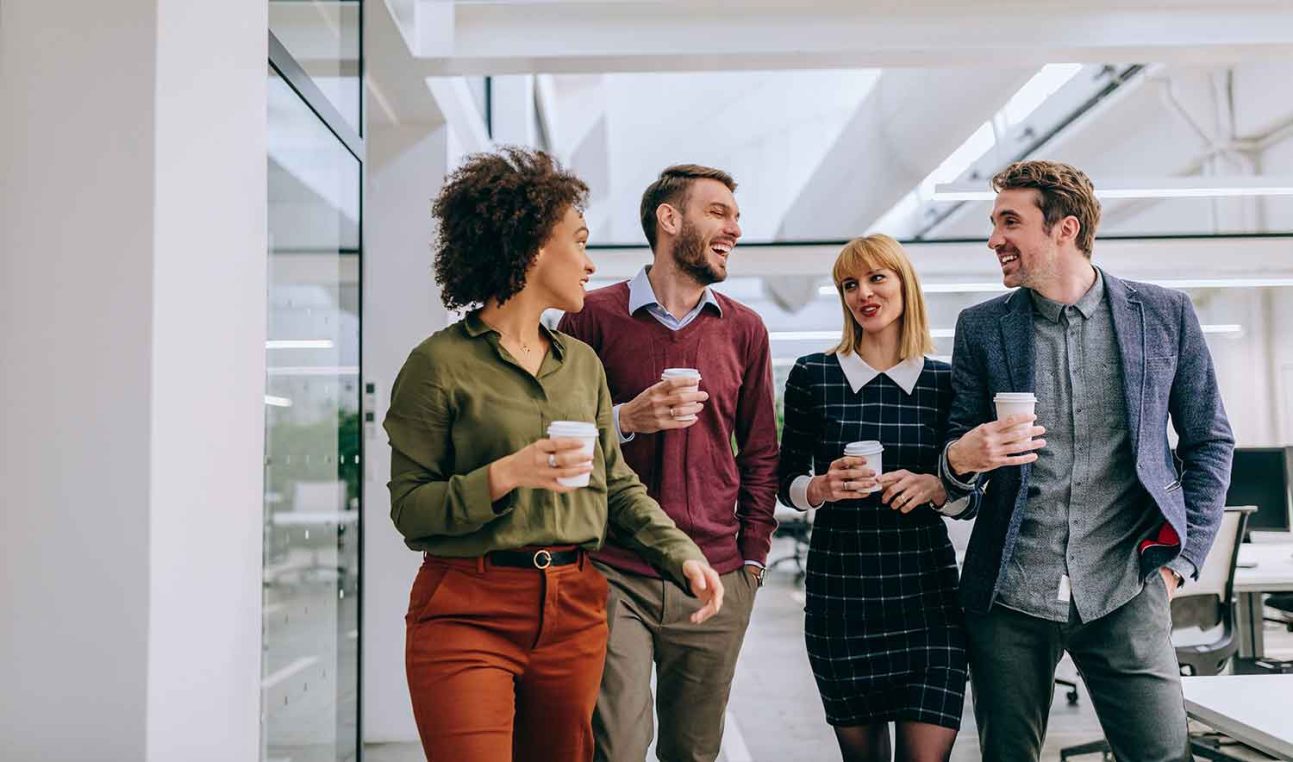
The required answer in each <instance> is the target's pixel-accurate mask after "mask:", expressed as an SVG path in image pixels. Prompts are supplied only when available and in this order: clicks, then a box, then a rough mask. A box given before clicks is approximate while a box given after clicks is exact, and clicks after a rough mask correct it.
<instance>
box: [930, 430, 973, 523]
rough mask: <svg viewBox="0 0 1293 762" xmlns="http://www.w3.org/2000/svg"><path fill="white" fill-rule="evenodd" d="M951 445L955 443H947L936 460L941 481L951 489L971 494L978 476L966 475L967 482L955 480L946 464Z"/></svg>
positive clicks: (949, 466)
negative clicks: (950, 486)
mask: <svg viewBox="0 0 1293 762" xmlns="http://www.w3.org/2000/svg"><path fill="white" fill-rule="evenodd" d="M953 444H955V442H948V443H947V446H946V447H944V448H943V454H942V455H940V456H939V458H938V470H939V471H940V472H941V473H942V476H943V481H944V482H945V483H948V484H951V485H952V487H954V488H955V489H957V490H959V491H961V492H973V491H974V481H975V480H976V479H977V478H978V474H968V475H967V479H968V481H962V480H960V479H958V478H956V474H954V473H952V466H951V464H949V463H948V462H947V451H948V450H950V449H952V445H953ZM950 515H955V514H950Z"/></svg>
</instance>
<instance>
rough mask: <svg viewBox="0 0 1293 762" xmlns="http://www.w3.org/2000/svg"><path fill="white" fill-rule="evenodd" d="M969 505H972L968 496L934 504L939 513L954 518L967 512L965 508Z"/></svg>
mask: <svg viewBox="0 0 1293 762" xmlns="http://www.w3.org/2000/svg"><path fill="white" fill-rule="evenodd" d="M969 507H970V498H969V497H968V496H967V497H963V498H960V499H958V500H948V501H947V502H946V503H943V504H942V505H938V506H934V510H935V511H938V512H939V513H941V514H943V515H944V516H946V517H948V518H949V519H954V518H956V517H957V516H960V515H961V514H962V513H965V509H966V508H969Z"/></svg>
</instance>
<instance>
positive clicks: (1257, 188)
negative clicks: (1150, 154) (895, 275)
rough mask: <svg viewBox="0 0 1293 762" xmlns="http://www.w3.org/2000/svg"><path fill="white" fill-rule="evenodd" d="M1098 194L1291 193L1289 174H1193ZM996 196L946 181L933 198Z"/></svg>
mask: <svg viewBox="0 0 1293 762" xmlns="http://www.w3.org/2000/svg"><path fill="white" fill-rule="evenodd" d="M1095 195H1096V196H1098V197H1100V198H1110V199H1112V198H1233V197H1243V196H1293V177H1275V176H1269V175H1268V176H1234V177H1217V176H1197V177H1160V178H1154V179H1142V180H1109V181H1105V182H1096V183H1095ZM996 197H997V194H996V193H994V192H993V191H992V190H991V189H989V188H984V187H983V186H981V185H977V184H976V185H967V184H964V183H948V184H943V185H938V186H935V188H934V195H933V200H934V201H992V200H993V199H995V198H996Z"/></svg>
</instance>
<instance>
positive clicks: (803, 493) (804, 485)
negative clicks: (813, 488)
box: [790, 474, 826, 511]
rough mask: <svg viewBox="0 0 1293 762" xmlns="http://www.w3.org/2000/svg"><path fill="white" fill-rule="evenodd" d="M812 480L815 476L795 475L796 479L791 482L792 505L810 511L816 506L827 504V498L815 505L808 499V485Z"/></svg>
mask: <svg viewBox="0 0 1293 762" xmlns="http://www.w3.org/2000/svg"><path fill="white" fill-rule="evenodd" d="M812 481H813V477H811V476H809V475H808V474H804V475H802V476H797V477H795V480H794V481H793V482H791V483H790V507H792V508H797V509H799V510H801V511H810V510H813V509H814V508H821V507H822V506H823V505H826V501H825V500H823V501H822V502H820V503H818V504H817V505H813V504H812V501H810V500H809V499H808V485H809V484H811V483H812Z"/></svg>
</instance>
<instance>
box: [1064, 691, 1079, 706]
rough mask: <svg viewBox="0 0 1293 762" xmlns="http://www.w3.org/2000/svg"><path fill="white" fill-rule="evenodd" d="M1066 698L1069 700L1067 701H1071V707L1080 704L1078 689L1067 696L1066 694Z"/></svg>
mask: <svg viewBox="0 0 1293 762" xmlns="http://www.w3.org/2000/svg"><path fill="white" fill-rule="evenodd" d="M1064 696H1065V698H1067V699H1068V700H1069V706H1077V703H1078V692H1077V688H1074V689H1073V690H1071V691H1069V692H1068V693H1065V694H1064Z"/></svg>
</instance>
